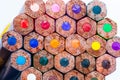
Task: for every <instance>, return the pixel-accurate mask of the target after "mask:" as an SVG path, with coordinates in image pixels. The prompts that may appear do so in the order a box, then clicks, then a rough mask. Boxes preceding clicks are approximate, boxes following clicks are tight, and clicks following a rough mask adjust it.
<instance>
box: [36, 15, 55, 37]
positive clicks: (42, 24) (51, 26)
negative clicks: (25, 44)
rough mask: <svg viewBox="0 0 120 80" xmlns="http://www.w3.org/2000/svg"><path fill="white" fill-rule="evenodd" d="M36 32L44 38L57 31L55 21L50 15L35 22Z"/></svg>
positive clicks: (43, 16)
mask: <svg viewBox="0 0 120 80" xmlns="http://www.w3.org/2000/svg"><path fill="white" fill-rule="evenodd" d="M35 31H36V32H37V33H39V34H41V35H42V36H48V35H49V34H51V33H53V32H54V31H55V20H54V19H53V18H51V17H49V16H48V15H42V16H40V17H38V18H37V19H36V20H35Z"/></svg>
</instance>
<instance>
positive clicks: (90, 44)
mask: <svg viewBox="0 0 120 80" xmlns="http://www.w3.org/2000/svg"><path fill="white" fill-rule="evenodd" d="M105 46H106V41H105V40H104V39H103V38H102V37H100V36H98V35H94V36H93V37H91V38H89V39H87V52H88V53H89V54H91V55H92V56H94V57H99V56H101V55H103V54H105V52H106V49H105Z"/></svg>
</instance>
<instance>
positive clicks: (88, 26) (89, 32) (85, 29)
mask: <svg viewBox="0 0 120 80" xmlns="http://www.w3.org/2000/svg"><path fill="white" fill-rule="evenodd" d="M96 32H97V28H96V22H95V21H93V20H92V19H91V18H89V17H85V18H83V19H81V20H79V21H78V22H77V33H78V34H79V35H80V36H82V37H84V38H86V39H87V38H90V37H92V36H94V35H95V34H96Z"/></svg>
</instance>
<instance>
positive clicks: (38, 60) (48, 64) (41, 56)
mask: <svg viewBox="0 0 120 80" xmlns="http://www.w3.org/2000/svg"><path fill="white" fill-rule="evenodd" d="M33 64H34V67H35V68H36V69H38V70H40V71H41V72H46V71H48V70H49V69H51V68H53V55H51V54H50V53H48V52H46V51H45V50H42V51H40V52H39V53H37V54H35V55H34V57H33Z"/></svg>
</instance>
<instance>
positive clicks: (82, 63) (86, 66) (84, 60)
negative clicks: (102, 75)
mask: <svg viewBox="0 0 120 80" xmlns="http://www.w3.org/2000/svg"><path fill="white" fill-rule="evenodd" d="M95 63H96V62H95V58H94V57H93V56H91V55H89V54H88V53H83V54H80V55H79V56H77V57H76V69H77V70H79V71H80V72H82V73H83V74H88V73H90V72H92V71H94V70H95Z"/></svg>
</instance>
